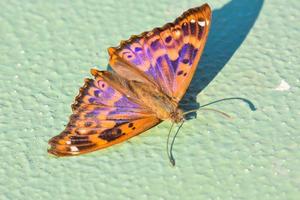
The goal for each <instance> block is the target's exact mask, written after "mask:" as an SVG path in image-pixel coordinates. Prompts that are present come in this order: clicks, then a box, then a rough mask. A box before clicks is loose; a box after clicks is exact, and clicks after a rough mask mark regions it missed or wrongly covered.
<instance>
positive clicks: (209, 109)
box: [183, 107, 232, 119]
mask: <svg viewBox="0 0 300 200" xmlns="http://www.w3.org/2000/svg"><path fill="white" fill-rule="evenodd" d="M202 110H206V111H214V112H216V113H219V114H221V115H223V116H224V117H227V118H228V119H231V118H232V117H231V116H230V115H228V114H227V113H225V112H222V111H220V110H217V109H214V108H201V107H200V109H199V110H198V109H195V110H189V111H187V112H184V113H183V115H187V114H190V113H193V112H197V111H202Z"/></svg>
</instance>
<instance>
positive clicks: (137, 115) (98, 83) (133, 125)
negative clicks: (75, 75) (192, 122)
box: [48, 72, 160, 156]
mask: <svg viewBox="0 0 300 200" xmlns="http://www.w3.org/2000/svg"><path fill="white" fill-rule="evenodd" d="M106 73H108V72H106ZM95 75H96V76H95V79H86V80H85V84H84V86H83V87H82V88H81V89H80V93H79V95H78V96H77V97H76V101H75V103H74V104H73V105H72V109H73V114H72V115H71V117H70V121H69V123H68V125H67V126H66V128H65V130H64V131H63V132H62V133H61V134H60V135H57V136H55V137H53V138H52V139H50V141H49V144H50V149H49V150H48V152H49V153H51V154H54V155H57V156H71V155H80V154H84V153H88V152H92V151H95V150H98V149H102V148H106V147H109V146H111V145H113V144H116V143H120V142H122V141H125V140H127V139H129V138H131V137H133V136H135V135H138V134H140V133H142V132H144V131H146V130H147V129H149V128H151V127H153V126H155V125H157V124H158V123H159V122H160V120H159V119H158V118H156V117H155V115H154V114H153V113H151V112H150V111H149V110H148V109H147V108H145V107H143V106H141V105H140V104H137V103H135V102H134V101H132V100H131V99H129V98H128V97H127V96H126V95H125V94H123V93H121V92H120V91H119V90H117V89H116V88H114V87H112V86H111V85H109V84H108V83H107V81H105V80H104V79H105V78H104V77H101V73H95ZM102 76H104V74H102Z"/></svg>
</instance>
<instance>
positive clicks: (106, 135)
mask: <svg viewBox="0 0 300 200" xmlns="http://www.w3.org/2000/svg"><path fill="white" fill-rule="evenodd" d="M122 135H125V133H122V130H121V129H119V128H117V129H116V128H113V129H108V130H105V131H103V132H102V133H100V134H99V136H98V137H99V138H100V139H102V140H106V141H107V142H111V141H113V140H116V139H118V138H119V137H121V136H122Z"/></svg>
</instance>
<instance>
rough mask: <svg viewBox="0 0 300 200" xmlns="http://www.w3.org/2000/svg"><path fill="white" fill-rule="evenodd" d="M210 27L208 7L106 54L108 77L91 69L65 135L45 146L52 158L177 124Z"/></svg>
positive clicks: (92, 149) (192, 11)
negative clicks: (158, 127)
mask: <svg viewBox="0 0 300 200" xmlns="http://www.w3.org/2000/svg"><path fill="white" fill-rule="evenodd" d="M210 22H211V9H210V7H209V5H208V4H204V5H202V6H200V7H196V8H191V9H189V10H187V11H185V12H184V13H183V14H182V15H181V16H180V17H178V18H177V19H176V20H175V21H174V22H173V23H167V24H166V25H164V26H163V27H160V28H154V29H153V30H152V31H148V32H144V33H142V34H140V35H133V36H131V37H130V39H128V40H126V41H121V43H120V45H119V46H118V47H110V48H108V53H109V57H110V59H109V65H110V66H111V68H112V71H99V70H97V69H91V74H92V75H93V76H94V78H93V79H90V78H87V79H85V83H84V85H83V87H81V88H80V91H79V94H78V96H77V97H76V98H75V102H74V104H73V105H72V112H73V113H72V115H71V116H70V119H69V123H68V124H67V126H66V128H65V130H64V131H62V132H61V133H60V134H59V135H57V136H55V137H53V138H52V139H50V140H49V145H50V148H49V149H48V152H49V153H51V154H54V155H56V156H72V155H81V154H85V153H88V152H92V151H96V150H99V149H103V148H106V147H109V146H112V145H114V144H117V143H120V142H123V141H126V140H128V139H129V138H131V137H133V136H136V135H138V134H140V133H142V132H144V131H146V130H148V129H150V128H152V127H153V126H156V125H157V124H159V123H160V122H162V121H164V120H171V121H172V122H175V123H179V122H181V121H182V120H183V119H184V113H183V111H182V109H180V108H179V106H178V105H179V101H180V100H181V99H182V97H183V96H184V94H185V92H186V90H187V88H188V87H189V84H190V82H191V80H192V77H193V75H194V73H195V70H196V68H197V65H198V62H199V60H200V57H201V54H202V51H203V48H204V45H205V43H206V39H207V36H208V32H209V29H210Z"/></svg>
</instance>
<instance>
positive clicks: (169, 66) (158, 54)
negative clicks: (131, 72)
mask: <svg viewBox="0 0 300 200" xmlns="http://www.w3.org/2000/svg"><path fill="white" fill-rule="evenodd" d="M210 19H211V10H210V7H209V6H208V5H207V4H205V5H203V6H201V7H197V8H193V9H190V10H188V11H186V12H185V13H183V14H182V15H181V16H180V17H179V18H177V19H176V20H175V21H174V22H173V23H168V24H166V25H165V26H163V27H161V28H155V29H153V30H152V31H149V32H144V33H142V34H140V35H138V36H132V37H131V38H130V39H129V40H127V41H123V42H121V44H120V46H118V47H111V48H109V54H110V65H111V66H112V68H113V69H114V70H116V71H117V72H118V70H120V67H118V66H117V65H116V63H115V62H114V60H115V59H116V57H121V58H122V59H123V60H124V62H128V63H130V65H131V66H133V67H135V68H137V69H138V70H140V71H141V72H142V73H144V74H146V75H147V76H148V77H149V79H150V80H155V81H156V83H157V84H158V85H159V87H160V88H161V89H162V90H163V91H164V93H165V94H167V95H168V96H170V97H173V98H175V99H176V101H177V102H178V101H179V100H180V99H181V98H182V96H183V95H184V94H185V92H186V90H187V88H188V86H189V84H190V82H191V79H192V77H193V75H194V72H195V69H196V67H197V65H198V62H199V60H200V56H201V54H202V51H203V48H204V45H205V42H206V39H207V35H208V31H209V27H210ZM120 75H121V76H122V74H120Z"/></svg>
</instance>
